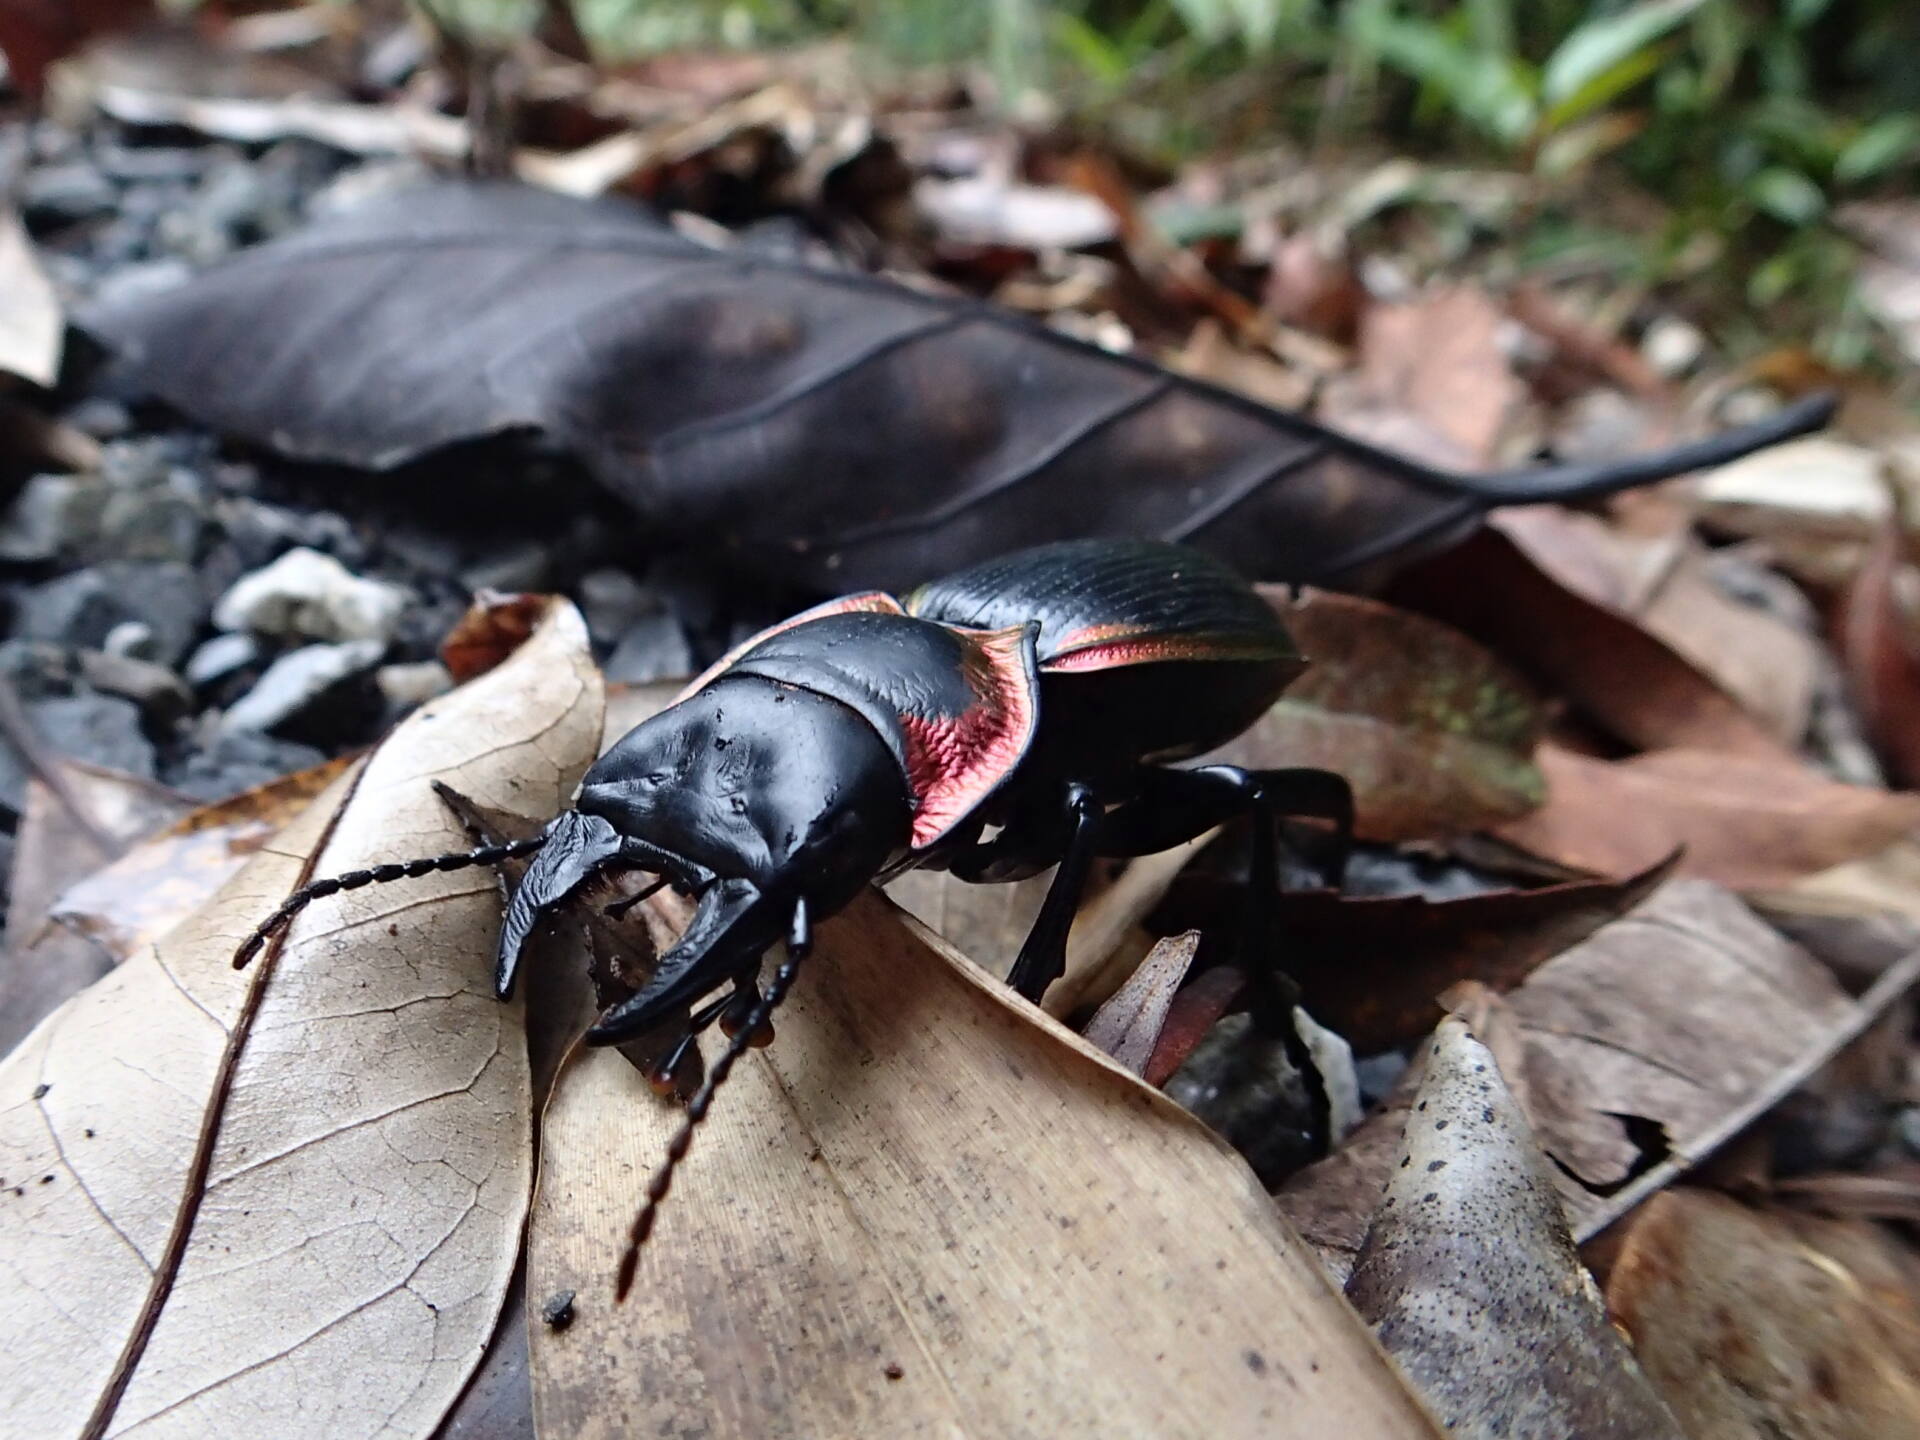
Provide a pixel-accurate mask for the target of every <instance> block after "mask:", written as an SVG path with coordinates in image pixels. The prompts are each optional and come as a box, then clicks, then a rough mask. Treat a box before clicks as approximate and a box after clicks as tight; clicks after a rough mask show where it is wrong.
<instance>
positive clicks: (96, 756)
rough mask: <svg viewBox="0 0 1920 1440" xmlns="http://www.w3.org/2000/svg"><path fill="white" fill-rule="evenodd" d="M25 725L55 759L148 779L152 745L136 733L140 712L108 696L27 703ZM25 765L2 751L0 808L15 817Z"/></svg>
mask: <svg viewBox="0 0 1920 1440" xmlns="http://www.w3.org/2000/svg"><path fill="white" fill-rule="evenodd" d="M25 708H26V712H27V723H28V724H29V725H31V726H32V727H33V730H34V733H35V734H37V735H38V736H40V738H41V739H42V740H44V741H45V742H46V745H47V748H48V749H49V750H51V751H52V752H53V753H54V754H56V755H62V756H66V757H67V758H69V759H73V760H87V761H90V762H92V763H93V764H95V765H104V766H106V767H107V768H108V769H110V770H124V771H126V772H127V773H128V774H131V775H139V776H141V777H143V778H151V777H152V775H153V746H151V745H150V744H148V743H147V737H146V736H145V735H143V734H141V733H140V712H139V710H138V709H136V708H135V707H134V706H133V705H132V704H130V703H129V702H127V701H125V700H121V699H118V698H116V697H114V696H111V695H95V694H80V695H69V696H62V697H56V698H53V699H49V700H30V701H28V702H27V704H26V707H25ZM29 773H30V772H29V771H28V769H27V765H26V762H25V761H24V760H23V759H21V757H20V755H19V754H18V752H17V751H16V750H15V749H14V747H13V746H11V745H5V746H0V804H4V805H5V806H6V807H7V808H8V809H10V810H12V811H14V812H15V813H16V814H17V813H19V811H20V809H21V807H22V806H23V805H24V804H25V803H26V796H27V776H28V774H29Z"/></svg>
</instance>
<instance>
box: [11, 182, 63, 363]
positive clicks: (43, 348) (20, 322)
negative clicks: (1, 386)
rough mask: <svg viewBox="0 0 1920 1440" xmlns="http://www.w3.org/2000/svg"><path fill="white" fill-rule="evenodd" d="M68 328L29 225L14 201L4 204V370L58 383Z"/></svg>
mask: <svg viewBox="0 0 1920 1440" xmlns="http://www.w3.org/2000/svg"><path fill="white" fill-rule="evenodd" d="M66 328H67V322H66V317H65V316H64V315H63V314H62V313H61V310H60V299H59V297H58V296H57V295H55V294H54V293H53V282H52V281H50V280H48V279H47V276H46V272H45V271H43V270H42V269H41V268H40V262H39V261H38V260H36V259H35V258H34V254H33V242H32V241H31V240H29V239H28V238H27V232H26V228H25V227H24V226H22V225H21V223H20V217H19V216H18V215H16V214H15V213H14V211H13V209H12V207H11V206H5V205H0V371H4V372H6V373H7V374H9V375H18V376H19V377H20V378H21V379H23V380H31V381H33V383H34V384H36V385H52V384H53V382H54V381H56V380H58V379H59V378H60V351H61V347H62V344H63V342H64V341H65V339H66Z"/></svg>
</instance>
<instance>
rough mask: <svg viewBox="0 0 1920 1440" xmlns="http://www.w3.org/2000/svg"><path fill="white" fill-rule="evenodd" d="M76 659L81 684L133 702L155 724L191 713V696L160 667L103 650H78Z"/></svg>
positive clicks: (177, 678)
mask: <svg viewBox="0 0 1920 1440" xmlns="http://www.w3.org/2000/svg"><path fill="white" fill-rule="evenodd" d="M79 658H80V678H81V679H82V680H84V681H86V682H87V684H89V685H91V686H92V687H93V688H94V689H96V690H102V691H105V692H106V693H107V694H109V695H118V696H120V697H121V698H122V699H124V700H131V701H133V703H134V704H136V705H138V706H139V707H140V709H141V710H142V711H143V712H145V713H146V714H148V715H151V716H152V717H153V718H154V719H155V720H158V721H160V722H162V723H165V724H171V723H172V722H173V721H175V720H178V719H180V718H181V717H182V716H184V715H187V714H190V713H192V710H193V692H192V691H191V690H189V689H188V688H187V683H186V681H184V680H182V679H181V678H180V677H179V676H178V675H176V674H174V673H173V671H171V670H169V669H167V667H166V666H164V665H155V664H153V663H152V662H151V661H147V660H137V659H135V658H133V657H132V656H130V655H115V654H112V653H110V652H108V651H103V650H82V651H81V652H80V657H79Z"/></svg>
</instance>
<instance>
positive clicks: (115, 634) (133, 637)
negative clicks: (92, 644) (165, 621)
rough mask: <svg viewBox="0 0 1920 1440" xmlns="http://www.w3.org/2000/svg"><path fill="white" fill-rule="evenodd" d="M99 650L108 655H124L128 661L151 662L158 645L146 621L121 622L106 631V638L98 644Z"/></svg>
mask: <svg viewBox="0 0 1920 1440" xmlns="http://www.w3.org/2000/svg"><path fill="white" fill-rule="evenodd" d="M100 648H101V649H102V650H103V651H105V652H106V653H107V654H109V655H124V656H126V657H127V658H128V659H130V660H145V661H148V662H152V661H153V657H154V656H155V654H157V653H158V652H159V649H160V644H159V641H158V640H157V639H156V638H155V636H154V633H153V627H152V626H151V625H149V624H147V622H146V621H144V620H122V621H121V622H120V623H119V624H118V625H116V626H114V627H113V628H112V629H111V630H109V631H107V638H106V639H104V640H102V641H101V642H100Z"/></svg>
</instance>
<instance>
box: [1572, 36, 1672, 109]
mask: <svg viewBox="0 0 1920 1440" xmlns="http://www.w3.org/2000/svg"><path fill="white" fill-rule="evenodd" d="M1666 57H1667V52H1666V47H1665V46H1663V45H1648V46H1644V47H1643V48H1641V49H1639V50H1636V51H1634V52H1633V53H1632V54H1630V55H1628V56H1627V57H1626V59H1624V60H1622V61H1621V62H1620V63H1619V64H1617V65H1615V66H1613V67H1611V68H1610V69H1606V70H1602V71H1601V72H1600V73H1599V74H1598V75H1595V76H1594V77H1593V78H1592V79H1591V80H1589V81H1588V82H1587V83H1586V84H1584V85H1582V86H1581V87H1580V88H1579V89H1578V90H1576V91H1574V92H1573V94H1571V95H1569V96H1567V98H1566V99H1564V100H1561V101H1559V102H1558V103H1556V104H1555V105H1553V106H1552V107H1551V108H1550V109H1548V111H1547V115H1546V119H1545V121H1544V122H1543V125H1542V128H1543V129H1546V130H1558V129H1559V128H1560V127H1561V126H1562V125H1570V124H1572V123H1573V122H1574V121H1576V120H1585V119H1587V118H1588V117H1589V116H1591V115H1593V114H1594V113H1595V112H1597V111H1599V110H1601V109H1603V108H1604V107H1605V106H1606V104H1607V102H1608V101H1609V100H1612V99H1614V98H1615V97H1616V96H1619V95H1623V94H1625V93H1626V92H1627V91H1629V90H1631V89H1632V88H1633V87H1634V86H1636V85H1638V84H1639V83H1640V82H1641V81H1642V80H1645V79H1646V78H1647V77H1648V76H1649V75H1651V74H1653V72H1654V71H1655V70H1657V69H1659V68H1660V63H1661V62H1662V61H1663V60H1665V59H1666Z"/></svg>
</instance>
